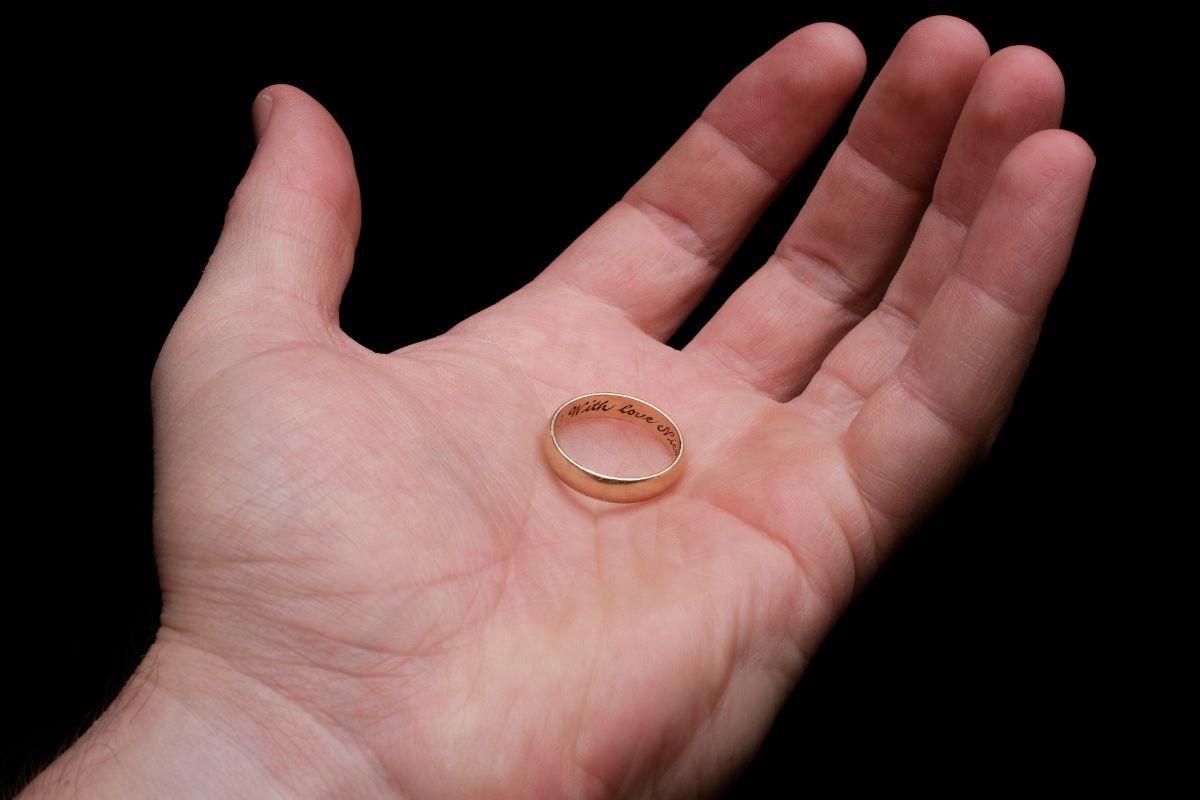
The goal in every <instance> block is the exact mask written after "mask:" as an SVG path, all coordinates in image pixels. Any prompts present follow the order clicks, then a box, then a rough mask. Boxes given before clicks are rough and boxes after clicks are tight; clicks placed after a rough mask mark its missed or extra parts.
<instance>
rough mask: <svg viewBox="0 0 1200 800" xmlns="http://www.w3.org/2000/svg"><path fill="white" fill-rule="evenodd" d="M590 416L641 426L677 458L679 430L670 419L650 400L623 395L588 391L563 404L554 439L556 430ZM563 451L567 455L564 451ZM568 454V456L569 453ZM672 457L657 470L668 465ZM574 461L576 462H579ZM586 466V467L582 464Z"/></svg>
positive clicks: (591, 417) (588, 418)
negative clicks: (580, 396)
mask: <svg viewBox="0 0 1200 800" xmlns="http://www.w3.org/2000/svg"><path fill="white" fill-rule="evenodd" d="M592 419H615V420H620V421H622V422H627V423H630V424H633V425H636V426H638V427H641V428H642V429H643V430H645V431H646V432H647V433H649V434H651V435H653V436H654V438H655V439H656V440H658V441H659V442H661V443H662V445H663V447H665V448H666V449H667V451H668V452H669V453H670V454H671V455H672V456H673V458H674V459H675V460H678V458H679V452H680V449H681V447H682V445H681V443H680V437H679V432H678V431H677V430H676V428H675V425H674V423H672V421H671V419H670V418H669V417H668V416H667V415H666V414H664V413H663V412H662V411H660V410H659V409H657V408H655V407H654V406H651V405H650V404H649V403H645V402H642V401H639V400H637V399H636V398H631V397H626V396H624V395H615V394H594V395H588V396H587V397H584V398H581V399H579V400H576V401H574V402H572V403H570V404H568V405H566V406H564V407H563V408H562V409H561V410H560V411H559V412H558V414H557V415H556V416H555V418H554V429H555V434H556V436H555V438H556V439H557V432H558V431H560V430H562V429H564V428H566V427H569V426H571V425H573V424H574V423H576V422H580V421H584V420H592ZM559 449H560V450H561V449H562V447H561V443H559ZM563 454H564V455H567V454H566V452H565V451H563ZM567 457H568V458H570V456H569V455H568V456H567ZM571 460H572V461H574V460H575V459H571ZM675 460H673V461H672V462H671V464H669V465H667V466H666V467H664V468H663V469H662V470H660V471H659V472H663V471H665V470H667V469H670V468H671V466H672V465H673V464H674V463H675ZM576 463H577V464H578V462H576ZM579 466H581V467H582V466H583V465H582V464H580V465H579ZM585 469H587V468H586V467H585ZM655 474H658V473H655Z"/></svg>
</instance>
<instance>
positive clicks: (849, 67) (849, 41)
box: [784, 22, 867, 85]
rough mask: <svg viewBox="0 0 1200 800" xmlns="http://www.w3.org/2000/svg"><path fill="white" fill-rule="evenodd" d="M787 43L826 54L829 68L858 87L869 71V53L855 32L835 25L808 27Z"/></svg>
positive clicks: (816, 23) (824, 23)
mask: <svg viewBox="0 0 1200 800" xmlns="http://www.w3.org/2000/svg"><path fill="white" fill-rule="evenodd" d="M784 44H785V45H791V46H795V47H802V48H804V49H805V50H809V51H818V52H823V53H825V54H826V58H827V60H828V63H829V65H830V66H831V67H835V68H837V69H838V70H839V71H840V72H841V73H843V74H844V76H845V77H846V78H847V79H850V80H853V82H854V84H855V85H857V84H858V82H859V81H861V80H862V78H863V75H864V74H865V73H866V71H867V51H866V49H865V48H864V47H863V44H862V42H860V41H859V39H858V37H857V36H855V35H854V32H853V31H851V30H850V29H849V28H847V27H846V26H844V25H839V24H838V23H836V22H814V23H812V24H811V25H806V26H804V27H803V28H800V29H799V30H798V31H796V32H795V33H793V34H791V36H789V37H788V38H787V39H785V40H784Z"/></svg>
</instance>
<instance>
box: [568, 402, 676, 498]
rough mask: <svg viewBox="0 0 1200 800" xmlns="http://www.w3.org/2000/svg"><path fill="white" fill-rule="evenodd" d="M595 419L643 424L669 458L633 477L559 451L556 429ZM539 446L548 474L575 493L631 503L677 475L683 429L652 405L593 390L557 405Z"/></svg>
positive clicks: (650, 494)
mask: <svg viewBox="0 0 1200 800" xmlns="http://www.w3.org/2000/svg"><path fill="white" fill-rule="evenodd" d="M600 418H607V419H619V420H622V421H624V422H632V423H634V424H637V425H643V426H645V428H644V429H645V430H646V431H648V432H649V433H652V434H654V435H655V436H656V437H658V440H659V441H661V442H662V443H663V446H665V447H666V448H667V449H668V450H669V451H670V452H671V453H672V454H673V455H674V456H675V459H674V460H673V461H672V462H671V463H670V464H668V465H667V466H666V467H665V468H663V469H661V470H659V471H658V472H655V473H654V474H653V475H642V476H640V477H636V478H619V477H617V476H615V475H605V474H604V473H602V472H596V471H595V470H591V469H588V468H587V467H585V466H583V465H582V464H580V463H579V462H578V461H575V460H574V459H573V458H571V457H570V456H569V455H567V454H566V453H564V452H563V449H562V446H561V445H559V443H558V430H559V428H560V427H562V426H564V425H569V424H572V423H575V422H578V421H579V420H583V419H600ZM545 451H546V460H547V461H549V462H550V468H551V469H553V470H554V474H555V475H557V476H558V477H560V478H562V481H563V483H565V484H566V485H567V486H570V487H571V488H572V489H574V490H576V491H577V492H582V493H583V494H586V495H588V496H589V497H595V498H597V499H599V500H607V501H608V502H610V503H637V502H639V501H642V500H648V499H650V498H651V497H654V496H655V495H657V494H660V493H661V492H663V491H665V490H666V489H667V488H668V487H669V486H670V485H671V484H673V483H674V482H675V481H676V479H677V478H679V472H680V470H679V465H680V464H681V463H682V462H683V434H682V433H680V432H679V426H678V425H676V424H675V420H673V419H671V418H670V417H669V416H667V414H666V412H665V411H663V410H662V409H661V408H659V407H658V406H655V405H653V404H651V403H647V402H646V401H645V400H641V399H639V398H637V397H633V396H631V395H627V394H617V393H616V392H595V393H592V394H583V395H580V396H579V397H573V398H571V399H570V400H568V401H567V402H565V403H563V404H562V405H561V406H559V407H558V410H557V411H555V412H554V414H553V415H552V416H551V417H550V427H549V428H548V429H547V430H546V440H545Z"/></svg>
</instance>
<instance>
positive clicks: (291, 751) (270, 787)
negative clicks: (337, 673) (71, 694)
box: [21, 634, 398, 800]
mask: <svg viewBox="0 0 1200 800" xmlns="http://www.w3.org/2000/svg"><path fill="white" fill-rule="evenodd" d="M395 795H398V792H397V791H395V789H394V787H392V786H391V785H390V784H389V782H388V778H387V775H386V774H385V773H384V771H383V769H382V768H381V766H380V765H379V761H378V759H377V758H375V756H374V755H373V754H372V753H370V752H368V751H367V750H366V749H364V748H362V747H360V746H358V745H357V744H356V743H355V742H354V741H353V740H352V739H351V737H350V736H349V735H348V734H345V733H344V732H342V731H339V730H338V729H337V728H336V727H334V726H332V725H329V724H326V723H325V722H324V721H322V720H320V719H318V718H317V717H315V716H314V715H313V714H311V713H309V712H308V711H306V710H304V709H303V708H301V707H300V706H298V705H296V704H295V703H293V702H291V701H290V700H288V699H286V698H285V697H283V696H282V695H280V694H279V693H278V692H276V691H274V690H272V689H270V688H269V687H267V686H265V685H263V684H262V683H261V682H259V681H256V680H254V679H253V678H250V677H249V676H247V675H245V674H244V673H241V672H239V671H238V670H236V669H234V668H233V667H232V666H231V665H229V664H228V663H227V662H226V661H224V660H223V659H221V658H219V657H217V656H213V655H211V654H209V653H207V652H205V651H203V650H200V649H197V648H194V647H192V646H190V645H187V644H184V643H182V642H179V641H175V640H173V639H169V638H168V639H164V637H163V635H162V634H160V635H159V640H158V641H157V642H156V643H155V644H154V646H153V647H152V648H151V649H150V652H149V653H147V655H146V657H145V658H144V659H143V660H142V663H141V664H140V665H139V666H138V669H137V670H136V671H135V673H134V675H133V677H132V678H131V679H130V680H129V683H128V684H126V686H125V688H124V689H122V690H121V693H120V694H119V695H118V696H117V699H116V700H115V701H113V704H112V705H111V706H110V707H109V708H108V709H107V710H106V711H105V712H104V713H103V714H102V715H101V716H100V718H99V719H98V720H96V722H95V723H94V724H93V725H92V726H91V728H89V729H88V731H87V732H86V733H85V734H84V735H83V736H82V737H81V738H80V739H79V740H78V741H77V742H75V744H73V745H72V746H71V747H70V748H69V749H68V750H67V751H66V752H65V753H63V754H62V755H61V756H60V757H59V758H58V759H57V760H56V761H55V762H54V763H53V764H51V765H50V766H49V767H48V768H47V769H46V770H45V771H44V772H43V773H42V774H41V775H39V776H38V777H37V778H36V779H35V780H34V781H33V783H31V784H30V785H29V786H28V787H27V788H26V790H25V791H24V792H23V793H22V794H21V798H22V800H42V798H49V799H53V798H59V797H70V798H75V797H78V796H87V797H95V798H109V797H114V798H115V797H120V798H141V797H155V798H158V797H193V796H195V797H231V798H232V797H255V798H307V797H390V796H395Z"/></svg>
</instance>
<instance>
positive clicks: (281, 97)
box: [193, 85, 362, 335]
mask: <svg viewBox="0 0 1200 800" xmlns="http://www.w3.org/2000/svg"><path fill="white" fill-rule="evenodd" d="M251 116H252V121H253V124H254V133H255V137H256V138H257V139H258V148H257V149H256V150H255V153H254V158H253V159H252V161H251V162H250V167H249V169H248V170H247V171H246V175H245V177H244V178H243V179H242V182H241V184H239V186H238V188H237V191H236V192H235V193H234V197H233V201H232V202H231V203H230V206H229V212H228V214H227V215H226V217H225V228H224V230H223V231H222V233H221V238H220V241H219V242H218V244H217V247H216V250H215V251H214V252H213V255H212V258H211V259H210V260H209V264H208V266H207V268H206V269H205V272H204V277H203V278H202V279H201V281H200V285H199V287H198V288H197V290H196V296H195V297H193V303H195V302H200V303H202V304H203V305H206V306H207V305H209V304H210V303H215V304H217V305H220V306H223V308H222V309H220V311H219V312H218V313H223V314H230V313H232V314H234V316H235V317H237V318H243V319H245V321H246V323H247V326H248V327H252V328H257V329H260V330H261V329H262V328H263V327H264V326H271V327H276V328H277V329H278V327H277V326H280V325H281V324H282V325H283V328H284V330H283V331H281V332H283V333H286V334H289V335H295V334H297V333H300V332H301V331H302V330H305V329H306V330H309V331H311V330H312V325H313V324H314V323H316V324H317V325H320V326H321V327H325V328H329V327H332V326H335V325H336V324H337V309H338V305H339V303H340V302H341V296H342V290H343V289H344V288H345V285H346V280H347V278H349V276H350V269H351V266H352V264H353V259H354V248H355V247H356V245H357V243H358V231H359V225H360V222H361V218H362V217H361V210H360V206H359V196H358V180H357V178H356V177H355V174H354V161H353V157H352V156H351V153H350V145H349V143H348V142H347V141H346V137H345V135H343V133H342V130H341V128H339V127H338V124H337V123H336V122H335V121H334V119H333V117H332V116H330V114H329V112H328V111H326V110H325V109H324V108H323V107H322V106H321V105H320V104H319V103H318V102H317V101H315V100H313V99H312V98H311V97H309V96H308V95H307V94H305V93H304V92H302V91H300V90H299V89H296V88H295V87H292V86H285V85H275V86H270V87H267V88H266V89H264V90H263V91H262V92H261V93H259V95H258V97H257V98H256V99H255V101H254V105H253V107H252V111H251ZM230 304H232V305H233V307H230Z"/></svg>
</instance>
